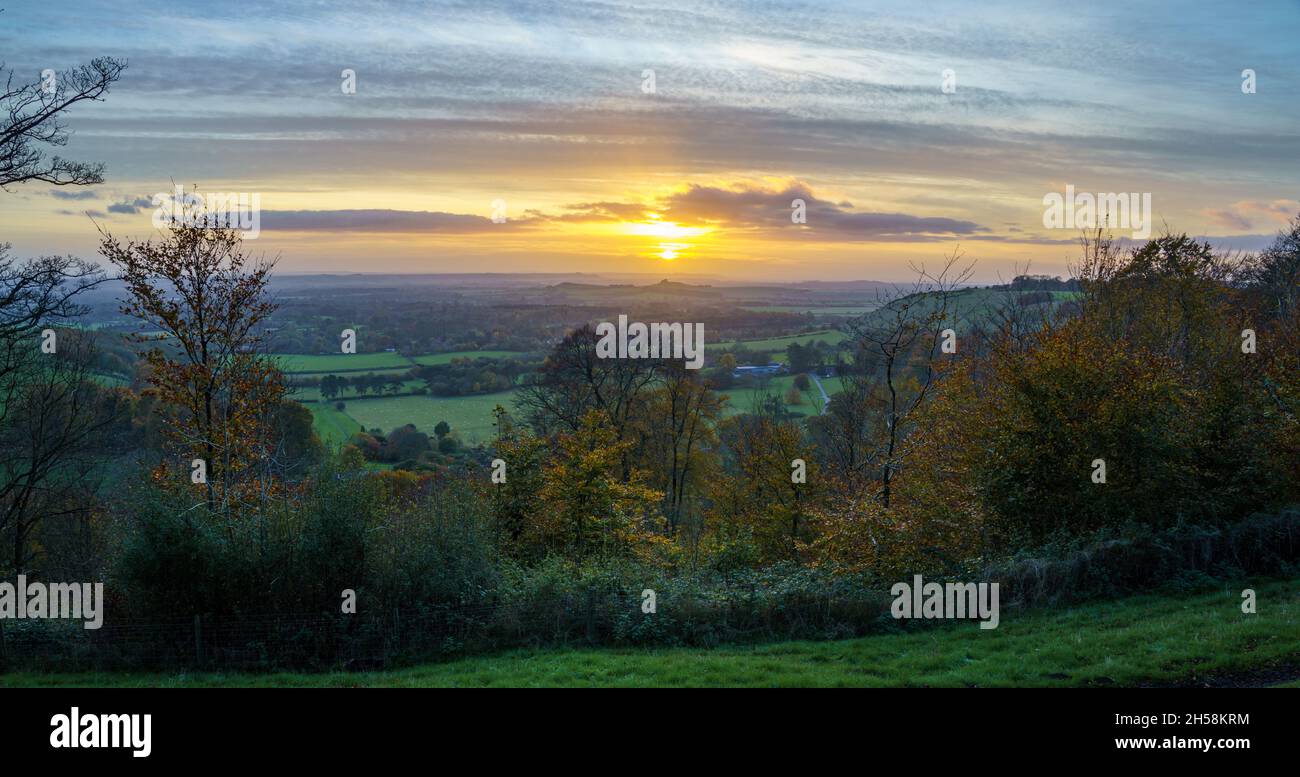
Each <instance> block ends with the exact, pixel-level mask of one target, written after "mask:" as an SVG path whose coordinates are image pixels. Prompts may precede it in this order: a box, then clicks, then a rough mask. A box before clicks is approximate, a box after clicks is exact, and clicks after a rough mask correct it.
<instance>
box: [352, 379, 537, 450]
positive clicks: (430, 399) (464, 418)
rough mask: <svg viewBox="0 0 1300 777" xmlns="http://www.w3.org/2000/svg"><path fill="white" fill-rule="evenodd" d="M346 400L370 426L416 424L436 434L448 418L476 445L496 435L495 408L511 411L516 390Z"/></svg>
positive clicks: (390, 427) (387, 428)
mask: <svg viewBox="0 0 1300 777" xmlns="http://www.w3.org/2000/svg"><path fill="white" fill-rule="evenodd" d="M344 401H345V402H346V407H347V410H346V412H347V414H348V415H349V416H351V417H352V418H355V419H356V420H357V421H359V422H360V423H361V424H362V425H364V426H365V427H366V428H367V429H375V428H378V429H382V430H384V431H385V432H389V431H392V430H393V429H395V428H397V427H399V426H403V425H405V424H415V426H416V427H417V428H418V429H420V431H423V432H427V433H432V432H433V427H434V426H436V425H437V424H438V422H439V421H446V422H447V423H448V424H451V428H452V429H453V430H454V431H456V432H458V433H459V434H460V437H461V440H463V441H464V442H465V443H467V444H470V445H473V444H475V443H479V442H484V441H486V440H488V439H490V438H491V437H492V434H493V432H494V428H493V426H492V423H493V420H494V419H493V418H492V410H493V408H495V407H496V406H497V405H501V406H502V407H505V408H506V409H507V410H509V409H510V408H511V406H512V405H513V404H514V392H513V391H505V392H500V393H496V394H482V395H475V396H469V397H434V396H427V395H426V396H411V397H383V398H380V399H353V398H349V399H346V400H344Z"/></svg>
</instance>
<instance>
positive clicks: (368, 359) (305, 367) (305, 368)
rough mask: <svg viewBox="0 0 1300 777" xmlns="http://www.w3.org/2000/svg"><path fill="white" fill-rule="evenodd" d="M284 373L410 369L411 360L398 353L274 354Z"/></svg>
mask: <svg viewBox="0 0 1300 777" xmlns="http://www.w3.org/2000/svg"><path fill="white" fill-rule="evenodd" d="M274 355H275V357H276V358H278V359H279V360H280V368H281V369H282V370H284V371H285V372H291V373H294V372H338V371H357V370H375V369H383V368H386V367H404V368H406V369H410V367H411V360H410V359H408V358H406V357H405V356H403V355H401V354H400V353H389V352H387V351H384V352H382V353H339V354H328V355H320V354H302V353H279V354H274Z"/></svg>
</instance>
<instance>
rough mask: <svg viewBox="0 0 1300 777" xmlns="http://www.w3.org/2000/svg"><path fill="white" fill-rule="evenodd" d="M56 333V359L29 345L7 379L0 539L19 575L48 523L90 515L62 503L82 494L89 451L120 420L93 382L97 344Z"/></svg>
mask: <svg viewBox="0 0 1300 777" xmlns="http://www.w3.org/2000/svg"><path fill="white" fill-rule="evenodd" d="M56 334H57V335H58V337H57V340H56V342H57V344H58V345H57V349H56V350H55V352H54V353H42V352H40V350H39V346H38V344H37V343H36V342H34V341H32V342H29V344H28V345H29V348H30V351H31V355H30V356H29V358H28V360H27V361H26V362H24V363H23V364H22V365H21V366H19V367H17V368H16V369H15V370H14V372H12V373H11V374H10V377H11V380H10V381H9V386H10V387H12V390H11V391H10V392H9V393H8V394H7V396H6V401H5V408H4V414H5V423H4V424H3V425H0V472H3V477H0V535H4V536H6V537H8V538H9V539H10V540H11V543H12V544H11V546H10V547H11V550H12V557H11V558H12V563H13V568H14V571H15V573H16V574H21V573H23V572H24V571H27V570H28V569H29V565H30V562H31V556H30V552H29V546H28V542H27V540H28V538H29V537H30V536H31V535H32V533H33V532H34V531H35V529H36V527H37V526H38V525H39V524H40V523H41V521H42V520H43V519H45V518H47V517H52V516H56V515H66V514H70V513H78V512H85V511H86V510H87V509H88V507H89V505H88V504H87V503H86V502H85V500H68V499H67V498H65V497H66V496H67V495H68V494H71V493H80V492H81V491H82V489H81V488H80V485H81V484H82V481H83V480H84V479H85V477H86V475H87V474H88V472H89V470H90V469H91V467H92V462H91V461H90V452H91V448H92V445H93V443H94V441H95V440H96V439H97V438H98V436H99V434H100V432H101V431H102V430H103V429H104V428H105V427H106V426H108V425H109V424H111V423H112V422H113V421H114V420H115V418H116V415H117V407H116V404H115V403H112V402H107V401H104V396H103V393H102V391H101V389H100V388H99V387H98V386H96V385H95V384H94V382H93V381H92V370H91V365H92V363H93V359H94V353H95V351H94V344H93V342H92V338H91V337H90V336H89V335H86V334H84V333H80V332H77V331H75V330H63V331H60V332H57V333H56ZM78 502H80V504H78Z"/></svg>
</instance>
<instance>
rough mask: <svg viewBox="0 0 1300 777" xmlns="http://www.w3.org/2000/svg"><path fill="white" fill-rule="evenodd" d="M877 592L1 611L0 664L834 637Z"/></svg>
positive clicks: (380, 655) (863, 626) (268, 664)
mask: <svg viewBox="0 0 1300 777" xmlns="http://www.w3.org/2000/svg"><path fill="white" fill-rule="evenodd" d="M887 614H888V605H887V602H886V600H885V599H884V598H882V597H874V596H872V597H864V598H862V599H853V600H844V599H833V598H830V597H802V598H798V599H793V600H792V599H782V600H780V601H771V600H759V599H752V598H751V599H749V600H745V599H743V598H738V599H729V600H726V601H722V602H702V601H700V600H696V599H687V598H683V599H681V600H679V601H676V602H674V601H671V600H670V601H665V600H664V599H662V598H660V599H658V601H656V603H655V608H654V612H645V611H643V600H642V599H641V598H640V597H629V596H596V595H593V596H585V597H584V596H570V597H562V598H557V599H553V600H546V601H540V602H532V603H526V604H524V603H511V604H485V605H475V606H458V607H435V608H426V609H418V610H416V609H393V610H390V611H387V612H381V613H374V612H370V613H358V614H352V615H349V614H343V613H332V614H327V613H314V614H313V613H270V614H256V615H240V616H230V615H213V614H200V615H194V616H192V617H187V618H173V619H166V620H143V619H126V620H121V619H119V620H112V621H111V620H107V619H106V620H105V622H104V624H103V625H102V626H101V627H100V628H98V629H85V628H83V625H82V622H81V621H54V620H44V621H35V620H25V621H14V620H7V621H5V622H4V623H3V637H2V638H0V640H2V641H0V667H5V668H8V669H18V668H24V669H37V670H51V671H53V670H57V671H73V670H87V669H179V668H187V669H196V670H220V669H231V670H235V669H240V670H271V669H312V670H326V669H341V670H360V669H376V668H384V667H388V666H395V665H403V664H408V663H412V662H417V661H431V660H440V659H446V658H452V657H455V656H461V655H465V654H470V653H482V652H487V651H493V650H502V649H508V648H518V647H541V646H563V645H620V644H625V645H631V644H660V645H714V644H721V643H724V642H747V641H767V640H775V639H796V638H811V639H815V638H838V637H848V636H856V635H860V634H864V633H867V632H868V631H870V630H872V629H873V628H874V627H875V626H876V625H877V624H879V622H880V620H881V618H882V616H884V617H887Z"/></svg>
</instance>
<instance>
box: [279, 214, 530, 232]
mask: <svg viewBox="0 0 1300 777" xmlns="http://www.w3.org/2000/svg"><path fill="white" fill-rule="evenodd" d="M261 218H262V229H266V230H281V231H285V232H415V233H421V232H422V233H440V234H472V233H478V232H500V231H503V230H509V229H514V228H518V227H520V226H525V225H530V224H533V223H535V221H536V218H535V217H525V218H520V219H508V220H507V221H505V222H504V223H501V224H497V223H496V222H494V221H492V219H490V218H487V217H485V216H475V215H470V214H465V213H442V212H439V211H423V210H386V209H368V210H264V211H262V214H261Z"/></svg>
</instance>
